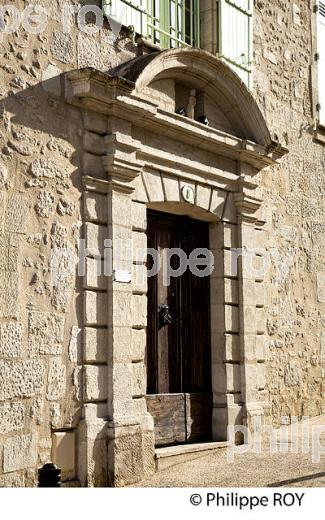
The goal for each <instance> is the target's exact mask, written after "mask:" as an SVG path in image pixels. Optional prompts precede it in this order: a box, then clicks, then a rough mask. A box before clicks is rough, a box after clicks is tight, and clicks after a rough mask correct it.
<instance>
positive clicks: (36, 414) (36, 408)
mask: <svg viewBox="0 0 325 520" xmlns="http://www.w3.org/2000/svg"><path fill="white" fill-rule="evenodd" d="M43 405H44V400H43V398H41V397H38V398H37V399H33V400H32V402H31V405H30V410H29V416H30V417H31V418H32V419H33V420H34V421H35V423H36V424H41V421H42V412H43Z"/></svg>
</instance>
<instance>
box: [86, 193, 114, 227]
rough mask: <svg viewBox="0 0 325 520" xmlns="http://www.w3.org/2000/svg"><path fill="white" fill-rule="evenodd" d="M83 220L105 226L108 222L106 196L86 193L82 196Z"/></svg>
mask: <svg viewBox="0 0 325 520" xmlns="http://www.w3.org/2000/svg"><path fill="white" fill-rule="evenodd" d="M84 212H85V220H87V221H90V222H98V223H101V224H105V223H107V221H108V201H107V195H103V194H101V193H93V192H91V191H87V192H85V194H84Z"/></svg>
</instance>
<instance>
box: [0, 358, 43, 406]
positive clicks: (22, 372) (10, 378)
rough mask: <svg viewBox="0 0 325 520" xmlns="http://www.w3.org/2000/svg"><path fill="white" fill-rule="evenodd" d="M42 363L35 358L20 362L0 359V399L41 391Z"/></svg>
mask: <svg viewBox="0 0 325 520" xmlns="http://www.w3.org/2000/svg"><path fill="white" fill-rule="evenodd" d="M44 372H45V370H44V365H43V364H42V363H41V362H40V361H39V360H37V359H28V360H26V361H22V362H20V363H15V362H12V361H0V400H1V401H4V400H7V399H12V398H14V397H32V396H34V395H37V394H39V393H41V391H42V388H43V383H44Z"/></svg>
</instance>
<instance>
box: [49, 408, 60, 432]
mask: <svg viewBox="0 0 325 520" xmlns="http://www.w3.org/2000/svg"><path fill="white" fill-rule="evenodd" d="M49 412H50V419H51V426H52V428H60V426H62V416H61V407H60V403H51V405H50V407H49Z"/></svg>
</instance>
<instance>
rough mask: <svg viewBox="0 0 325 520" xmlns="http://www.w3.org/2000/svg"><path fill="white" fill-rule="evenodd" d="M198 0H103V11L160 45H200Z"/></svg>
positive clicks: (165, 46) (167, 46)
mask: <svg viewBox="0 0 325 520" xmlns="http://www.w3.org/2000/svg"><path fill="white" fill-rule="evenodd" d="M199 3H200V0H103V8H104V13H105V14H106V15H108V16H110V17H111V18H114V19H115V20H117V21H119V22H120V23H121V24H123V25H125V26H127V27H129V26H132V27H134V30H135V32H136V33H138V34H141V35H143V36H145V37H146V38H148V39H149V40H151V41H152V42H153V43H156V44H159V45H160V46H161V47H163V48H169V47H182V46H192V47H199V33H200V15H199Z"/></svg>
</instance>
